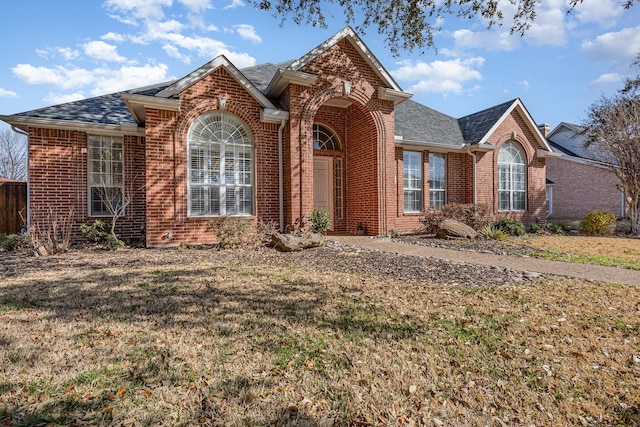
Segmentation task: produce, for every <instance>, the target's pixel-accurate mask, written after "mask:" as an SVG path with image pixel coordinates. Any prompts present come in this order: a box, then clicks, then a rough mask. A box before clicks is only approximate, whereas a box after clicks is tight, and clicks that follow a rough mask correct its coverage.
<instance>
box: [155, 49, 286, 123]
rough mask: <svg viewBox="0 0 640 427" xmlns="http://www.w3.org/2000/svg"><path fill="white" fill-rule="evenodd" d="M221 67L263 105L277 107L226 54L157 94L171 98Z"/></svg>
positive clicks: (268, 107) (270, 107) (160, 96)
mask: <svg viewBox="0 0 640 427" xmlns="http://www.w3.org/2000/svg"><path fill="white" fill-rule="evenodd" d="M220 67H224V68H225V69H226V70H227V71H228V72H229V74H231V75H232V76H233V78H235V79H236V80H237V81H238V83H240V84H241V85H242V86H244V88H245V89H246V90H247V92H249V94H251V96H253V98H254V99H255V100H256V101H258V103H259V104H260V106H261V107H264V108H267V109H272V110H275V109H276V107H275V106H274V105H273V104H272V103H271V101H269V99H267V97H266V96H264V95H263V94H262V92H260V90H258V88H256V87H255V86H254V85H253V83H251V82H250V81H249V79H247V78H246V77H245V76H244V74H242V72H241V71H240V70H239V69H238V68H236V66H235V65H233V63H231V61H229V60H228V59H227V58H226V57H225V56H224V55H220V56H217V57H216V58H214V59H213V60H211V61H210V62H208V63H206V64H205V65H203V66H202V67H200V68H198V69H197V70H195V71H193V72H191V73H189V74H187V75H186V76H184V77H183V78H181V79H180V80H177V81H176V82H175V83H173V84H171V85H169V86H167V87H166V88H164V89H163V90H161V91H160V92H158V93H157V94H156V95H155V96H156V97H159V98H170V97H172V96H175V95H178V94H179V93H181V92H182V91H183V90H185V89H186V88H188V87H190V86H192V85H193V84H195V83H197V82H198V81H200V80H202V79H203V78H205V77H206V76H208V75H209V74H211V73H212V72H214V71H215V70H217V69H218V68H220Z"/></svg>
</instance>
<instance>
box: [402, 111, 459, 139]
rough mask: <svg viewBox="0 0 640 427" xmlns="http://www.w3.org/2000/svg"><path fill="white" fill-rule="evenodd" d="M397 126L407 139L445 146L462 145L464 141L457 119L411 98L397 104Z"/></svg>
mask: <svg viewBox="0 0 640 427" xmlns="http://www.w3.org/2000/svg"><path fill="white" fill-rule="evenodd" d="M395 128H396V129H395V133H396V135H399V136H402V138H403V139H404V140H407V141H419V142H429V143H435V144H442V145H443V146H460V145H461V144H462V141H463V139H462V132H461V131H460V126H459V125H458V121H457V120H456V119H454V118H453V117H450V116H447V115H446V114H442V113H440V112H438V111H436V110H433V109H431V108H429V107H425V106H424V105H422V104H419V103H417V102H415V101H411V100H408V101H405V102H403V103H401V104H399V105H396V108H395Z"/></svg>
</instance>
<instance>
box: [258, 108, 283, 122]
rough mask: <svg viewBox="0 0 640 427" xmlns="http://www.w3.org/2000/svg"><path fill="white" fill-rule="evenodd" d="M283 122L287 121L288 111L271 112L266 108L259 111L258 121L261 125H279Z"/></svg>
mask: <svg viewBox="0 0 640 427" xmlns="http://www.w3.org/2000/svg"><path fill="white" fill-rule="evenodd" d="M283 120H284V121H287V120H289V112H288V111H283V110H272V109H267V108H263V109H261V110H260V121H261V122H263V123H275V124H280V123H281V122H282V121H283Z"/></svg>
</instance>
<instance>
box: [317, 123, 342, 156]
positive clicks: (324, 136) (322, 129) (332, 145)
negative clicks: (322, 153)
mask: <svg viewBox="0 0 640 427" xmlns="http://www.w3.org/2000/svg"><path fill="white" fill-rule="evenodd" d="M313 148H314V149H315V150H332V151H340V150H341V147H340V140H339V139H338V136H337V135H336V134H335V133H334V132H333V131H332V130H331V129H329V128H328V127H326V126H324V125H321V124H318V123H314V125H313Z"/></svg>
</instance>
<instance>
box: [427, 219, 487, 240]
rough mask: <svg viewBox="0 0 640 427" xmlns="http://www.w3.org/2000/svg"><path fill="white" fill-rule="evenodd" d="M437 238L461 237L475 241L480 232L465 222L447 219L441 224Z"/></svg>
mask: <svg viewBox="0 0 640 427" xmlns="http://www.w3.org/2000/svg"><path fill="white" fill-rule="evenodd" d="M436 236H437V237H440V238H448V237H459V238H460V237H461V238H467V239H475V238H476V237H478V232H477V231H476V230H474V229H473V228H471V227H469V226H468V225H467V224H465V223H463V222H460V221H456V220H455V219H449V218H447V219H445V220H444V221H442V222H441V223H440V225H439V227H438V230H437V231H436Z"/></svg>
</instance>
